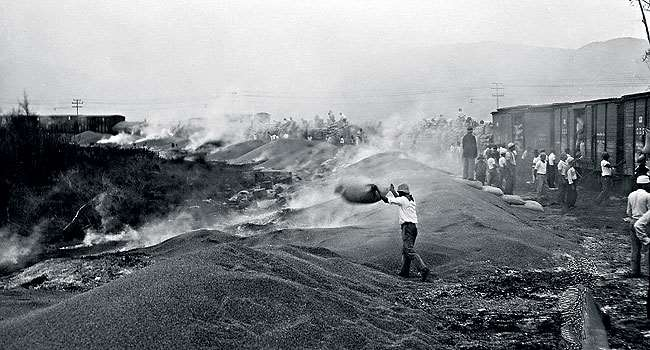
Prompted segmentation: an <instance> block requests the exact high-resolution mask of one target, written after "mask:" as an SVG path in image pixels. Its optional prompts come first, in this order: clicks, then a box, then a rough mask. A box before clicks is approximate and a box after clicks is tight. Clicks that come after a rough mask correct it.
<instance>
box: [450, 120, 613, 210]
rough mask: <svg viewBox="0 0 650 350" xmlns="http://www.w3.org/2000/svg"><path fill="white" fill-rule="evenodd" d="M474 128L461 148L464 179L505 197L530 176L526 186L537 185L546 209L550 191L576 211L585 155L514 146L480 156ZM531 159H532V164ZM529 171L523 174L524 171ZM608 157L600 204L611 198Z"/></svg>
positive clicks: (496, 147) (491, 149)
mask: <svg viewBox="0 0 650 350" xmlns="http://www.w3.org/2000/svg"><path fill="white" fill-rule="evenodd" d="M473 131H474V128H473V127H472V126H468V127H467V133H466V134H465V135H464V136H463V138H462V141H461V145H460V148H461V149H462V153H461V158H462V168H463V175H462V176H463V178H464V179H468V180H477V181H480V182H481V183H482V184H483V185H488V186H493V187H498V188H500V189H501V190H502V191H503V193H504V194H514V189H515V185H516V184H517V174H526V175H525V176H528V175H527V174H530V175H529V176H530V180H528V181H526V182H527V183H531V184H534V188H535V194H536V199H537V201H538V202H539V203H540V204H542V205H545V204H547V203H548V202H549V201H550V200H549V191H548V190H549V188H554V189H557V190H558V197H557V201H558V202H559V203H560V204H561V205H563V206H564V207H565V208H567V209H568V208H573V207H575V204H576V200H577V198H578V189H577V182H578V179H579V178H580V177H581V176H582V174H581V170H580V168H579V167H578V166H577V164H578V160H580V159H581V158H582V155H580V154H576V155H575V157H573V156H571V153H570V151H569V150H568V149H566V150H564V151H563V152H562V153H560V155H559V157H558V156H557V155H556V154H555V152H554V151H553V150H550V151H548V152H547V151H546V150H544V149H542V150H533V151H532V157H531V155H529V152H528V151H527V150H524V151H523V152H521V154H520V152H518V147H517V146H516V144H515V143H514V142H510V143H508V144H507V145H504V144H501V145H498V144H489V145H487V146H486V147H485V149H484V150H483V151H482V152H479V149H478V145H477V140H476V137H475V135H474V133H473ZM528 159H531V160H530V161H529V160H528ZM522 167H523V169H526V168H528V169H530V172H529V171H528V170H525V171H522V170H521V169H522ZM614 167H615V166H613V165H611V164H610V163H609V155H608V154H607V153H603V160H602V162H601V168H602V170H601V174H602V183H603V185H602V190H601V193H600V194H599V196H598V198H597V202H598V203H600V202H602V201H603V200H605V199H607V198H608V197H609V192H610V189H611V176H612V169H613V168H614Z"/></svg>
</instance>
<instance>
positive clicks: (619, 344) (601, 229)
mask: <svg viewBox="0 0 650 350" xmlns="http://www.w3.org/2000/svg"><path fill="white" fill-rule="evenodd" d="M524 190H525V192H524V194H523V196H524V197H525V196H529V197H533V194H532V191H531V190H532V189H531V188H525V189H524ZM597 195H598V192H597V191H595V190H593V189H589V188H584V187H579V189H578V200H577V203H576V207H575V208H572V209H570V210H568V211H566V210H563V209H562V208H561V207H560V206H559V205H558V204H556V203H553V202H554V201H553V200H552V199H553V198H554V196H556V192H553V191H551V192H550V196H549V197H550V198H551V201H550V202H551V204H550V205H549V206H547V207H546V213H545V215H542V216H540V218H539V220H537V222H538V223H539V225H542V226H545V227H547V228H548V229H549V230H552V231H556V232H570V233H571V234H572V236H574V237H575V239H579V240H580V243H581V245H582V246H583V247H584V248H585V250H586V256H585V259H586V261H587V262H588V263H589V264H590V265H591V267H590V270H591V288H592V291H593V296H594V298H595V300H596V301H597V302H598V304H599V305H600V307H601V309H602V310H603V311H604V312H605V313H606V315H607V317H606V318H608V319H609V320H606V321H609V323H610V325H609V327H610V328H609V329H608V336H609V343H610V346H611V347H612V348H613V349H649V348H650V321H648V320H647V318H646V295H647V290H648V278H649V277H648V255H647V253H646V254H643V256H642V262H641V268H642V274H643V277H642V278H630V277H628V276H627V273H628V272H629V269H630V243H629V235H628V229H629V228H628V224H627V223H626V222H624V221H623V220H622V219H623V218H624V217H625V216H626V215H625V209H626V205H627V199H626V197H624V196H622V195H621V194H618V193H617V194H614V195H613V196H612V197H611V198H610V201H609V202H607V203H605V204H603V205H600V206H599V205H596V204H595V198H596V196H597Z"/></svg>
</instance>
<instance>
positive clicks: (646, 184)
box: [626, 175, 650, 277]
mask: <svg viewBox="0 0 650 350" xmlns="http://www.w3.org/2000/svg"><path fill="white" fill-rule="evenodd" d="M636 184H637V187H638V188H639V189H638V190H636V191H634V192H632V193H630V195H629V196H628V197H627V211H626V214H627V216H628V217H627V221H628V222H629V223H630V244H631V246H632V258H631V266H630V275H631V276H630V277H640V276H641V241H640V240H639V237H637V233H636V229H635V227H634V226H635V223H636V222H637V220H639V219H640V218H641V217H642V216H643V214H645V213H646V212H647V211H648V210H650V193H648V191H650V177H648V176H647V175H640V176H639V177H637V179H636Z"/></svg>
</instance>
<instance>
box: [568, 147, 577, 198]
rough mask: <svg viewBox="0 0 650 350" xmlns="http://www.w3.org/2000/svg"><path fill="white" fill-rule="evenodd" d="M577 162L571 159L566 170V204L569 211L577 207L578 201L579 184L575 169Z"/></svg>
mask: <svg viewBox="0 0 650 350" xmlns="http://www.w3.org/2000/svg"><path fill="white" fill-rule="evenodd" d="M575 161H576V160H575V159H573V158H571V160H570V161H569V162H568V163H567V169H566V181H567V185H566V192H567V193H566V204H567V208H569V209H570V208H574V207H575V206H576V199H578V184H577V183H576V181H577V180H578V173H577V172H576V169H575V167H574V164H575Z"/></svg>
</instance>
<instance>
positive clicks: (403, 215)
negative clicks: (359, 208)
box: [375, 184, 430, 282]
mask: <svg viewBox="0 0 650 350" xmlns="http://www.w3.org/2000/svg"><path fill="white" fill-rule="evenodd" d="M375 191H377V193H379V196H380V197H381V199H382V200H383V201H384V202H385V203H390V204H395V205H397V206H399V223H400V227H401V229H402V269H401V271H400V273H399V275H400V276H402V277H409V273H410V269H411V261H413V262H414V263H415V267H416V268H417V269H418V271H420V278H421V279H422V281H423V282H424V281H426V280H427V278H428V277H429V273H430V270H429V268H428V267H427V266H426V265H425V264H424V261H422V258H421V257H420V255H419V254H418V253H416V252H415V249H414V248H413V246H414V245H415V238H417V236H418V228H417V226H416V225H417V223H418V216H417V212H416V211H415V208H416V203H415V199H413V196H411V191H409V186H408V185H407V184H400V185H399V186H397V191H395V187H393V184H390V193H391V194H392V196H391V197H386V196H382V194H381V192H379V190H378V189H377V188H375Z"/></svg>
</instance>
